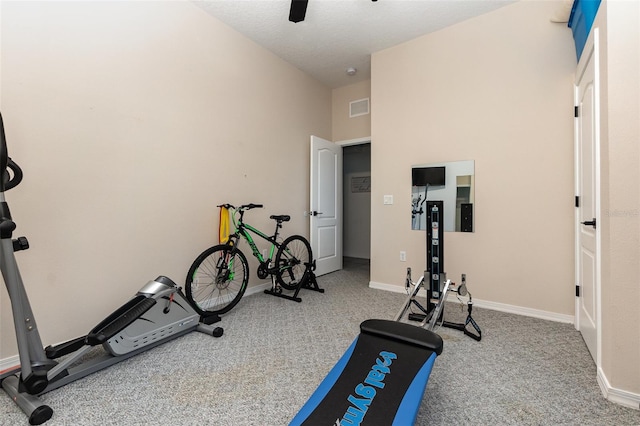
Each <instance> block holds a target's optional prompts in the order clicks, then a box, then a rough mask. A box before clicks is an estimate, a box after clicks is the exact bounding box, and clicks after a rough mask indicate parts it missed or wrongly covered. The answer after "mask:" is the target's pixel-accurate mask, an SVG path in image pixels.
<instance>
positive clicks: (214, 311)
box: [185, 244, 249, 317]
mask: <svg viewBox="0 0 640 426" xmlns="http://www.w3.org/2000/svg"><path fill="white" fill-rule="evenodd" d="M248 282H249V264H248V262H247V258H246V257H245V255H244V254H243V253H242V252H241V251H240V250H238V249H233V248H232V247H231V246H229V245H226V244H219V245H216V246H213V247H210V248H208V249H207V250H205V251H204V252H202V253H201V254H200V255H199V256H198V257H197V258H196V260H194V262H193V264H192V265H191V268H189V272H188V273H187V281H186V285H185V287H186V293H187V300H188V301H189V302H190V303H191V305H192V306H193V308H194V309H195V310H196V312H198V313H199V314H200V315H202V316H205V317H206V316H210V315H218V314H224V313H226V312H229V311H230V310H231V308H233V307H234V306H235V305H237V304H238V302H239V301H240V299H241V298H242V295H243V294H244V292H245V290H246V289H247V283H248Z"/></svg>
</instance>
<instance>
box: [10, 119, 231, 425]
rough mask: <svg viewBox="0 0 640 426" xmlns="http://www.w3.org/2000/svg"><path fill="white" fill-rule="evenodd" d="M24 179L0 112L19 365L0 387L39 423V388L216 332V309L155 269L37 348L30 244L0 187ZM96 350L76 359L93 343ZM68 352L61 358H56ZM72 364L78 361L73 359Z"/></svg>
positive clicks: (42, 412) (43, 417)
mask: <svg viewBox="0 0 640 426" xmlns="http://www.w3.org/2000/svg"><path fill="white" fill-rule="evenodd" d="M21 180H22V170H21V169H20V167H19V166H18V165H17V164H16V163H15V162H14V161H13V160H11V158H9V156H8V154H7V144H6V140H5V133H4V124H3V122H2V115H1V114H0V269H1V270H2V276H3V278H4V282H5V285H6V287H7V291H8V293H9V297H10V299H11V308H12V312H13V322H14V325H15V330H16V340H17V344H18V353H19V357H20V367H17V368H15V369H11V370H10V371H7V372H3V373H2V374H0V382H2V388H3V389H4V390H5V392H6V393H7V394H8V395H9V396H10V397H11V399H13V401H14V402H15V403H16V404H17V405H18V406H19V407H20V408H21V409H22V411H24V413H25V414H26V415H27V416H28V417H29V424H31V425H39V424H42V423H44V422H46V421H47V420H49V419H50V418H51V416H52V415H53V410H52V409H51V408H50V407H49V406H47V405H45V404H43V403H42V402H41V401H40V400H39V399H38V397H37V396H38V395H41V394H43V393H45V392H48V391H51V390H53V389H56V388H59V387H61V386H64V385H66V384H68V383H70V382H72V381H75V380H77V379H80V378H82V377H85V376H87V375H89V374H91V373H94V372H96V371H99V370H102V369H103V368H106V367H109V366H111V365H113V364H116V363H118V362H120V361H122V360H125V359H127V358H130V357H132V356H134V355H137V354H139V353H141V352H143V351H145V350H147V349H150V348H152V347H154V346H157V345H160V344H162V343H164V342H167V341H169V340H171V339H174V338H176V337H179V336H182V335H184V334H187V333H189V332H191V331H199V332H202V333H206V334H209V335H211V336H214V337H220V336H222V334H223V329H222V328H220V327H213V326H212V325H211V324H213V323H215V322H217V321H219V320H220V318H219V317H218V316H216V315H212V316H207V317H200V315H199V314H198V313H197V312H196V311H195V310H194V309H193V307H192V306H191V305H190V304H189V303H188V301H187V300H186V298H185V297H184V295H183V293H182V290H181V289H180V287H178V286H177V285H176V284H175V283H174V282H173V281H171V280H170V279H169V278H167V277H164V276H159V277H158V278H156V279H155V280H153V281H149V282H148V283H147V284H146V285H145V286H144V287H142V289H140V291H138V293H137V294H136V295H135V296H134V297H133V298H132V299H130V300H129V301H128V302H127V303H125V304H124V305H122V307H120V308H119V309H117V310H116V311H114V312H113V313H112V314H111V315H109V316H108V317H107V318H106V319H104V320H103V321H102V322H100V324H98V325H97V326H96V327H94V328H93V330H91V331H90V332H89V333H88V334H87V335H86V336H81V337H78V338H76V339H73V340H70V341H68V342H66V343H62V344H60V345H56V346H47V347H46V348H44V349H43V347H42V341H41V339H40V334H39V333H38V327H37V325H36V321H35V317H34V315H33V312H32V310H31V305H30V304H29V299H28V298H27V293H26V291H25V288H24V284H23V282H22V278H21V276H20V271H19V269H18V265H17V262H16V258H15V254H14V253H15V252H16V251H21V250H26V249H28V248H29V242H28V241H27V239H26V238H25V237H19V238H16V239H13V237H12V235H13V231H14V230H15V229H16V224H15V222H13V220H12V218H11V213H10V212H9V206H8V204H7V202H6V201H5V196H4V192H5V191H6V190H9V189H12V188H14V187H15V186H17V185H18V184H19V183H20V181H21ZM100 345H101V346H102V347H103V349H104V351H101V352H102V353H101V354H100V355H99V356H95V357H89V359H88V360H86V361H84V360H83V361H82V362H79V361H80V359H81V358H82V357H83V356H84V355H85V354H87V353H88V352H89V351H92V350H93V349H94V348H95V347H97V346H100ZM63 356H66V357H65V358H64V359H63V360H60V361H56V360H57V359H59V358H61V357H63ZM76 364H77V365H76Z"/></svg>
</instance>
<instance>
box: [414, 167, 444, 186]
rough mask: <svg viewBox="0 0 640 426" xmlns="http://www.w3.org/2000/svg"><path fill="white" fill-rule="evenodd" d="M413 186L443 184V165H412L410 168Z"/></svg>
mask: <svg viewBox="0 0 640 426" xmlns="http://www.w3.org/2000/svg"><path fill="white" fill-rule="evenodd" d="M411 174H412V176H411V182H412V184H413V186H427V185H429V186H444V185H445V179H444V176H445V166H439V167H414V168H413V169H411Z"/></svg>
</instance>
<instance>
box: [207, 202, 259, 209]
mask: <svg viewBox="0 0 640 426" xmlns="http://www.w3.org/2000/svg"><path fill="white" fill-rule="evenodd" d="M218 207H224V208H226V209H234V210H251V209H261V208H262V207H264V206H263V205H262V204H253V203H250V204H243V205H241V206H240V207H238V208H236V207H235V206H234V205H233V204H228V203H227V204H220V205H219V206H218Z"/></svg>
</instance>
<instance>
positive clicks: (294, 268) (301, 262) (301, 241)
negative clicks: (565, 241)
mask: <svg viewBox="0 0 640 426" xmlns="http://www.w3.org/2000/svg"><path fill="white" fill-rule="evenodd" d="M311 262H313V256H312V255H311V245H310V244H309V241H307V239H306V238H304V237H302V236H300V235H292V236H290V237H289V238H287V239H286V240H284V242H283V243H282V244H281V245H280V247H279V248H278V251H277V253H276V268H277V270H276V274H275V275H276V281H277V282H278V284H280V285H281V286H282V287H284V288H286V289H287V290H295V289H296V288H298V285H299V284H300V283H302V284H304V283H305V282H306V281H307V280H308V279H309V274H310V272H311Z"/></svg>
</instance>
